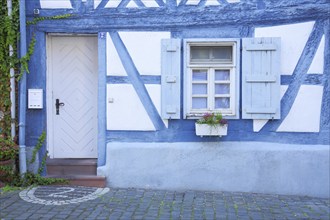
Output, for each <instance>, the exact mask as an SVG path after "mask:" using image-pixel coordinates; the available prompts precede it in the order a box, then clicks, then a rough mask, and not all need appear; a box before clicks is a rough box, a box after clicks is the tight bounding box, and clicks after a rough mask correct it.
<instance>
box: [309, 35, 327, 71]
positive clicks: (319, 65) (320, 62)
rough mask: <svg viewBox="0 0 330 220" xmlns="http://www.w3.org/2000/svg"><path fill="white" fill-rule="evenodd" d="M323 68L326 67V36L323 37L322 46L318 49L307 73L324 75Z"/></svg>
mask: <svg viewBox="0 0 330 220" xmlns="http://www.w3.org/2000/svg"><path fill="white" fill-rule="evenodd" d="M323 66H324V35H323V36H322V39H321V42H320V45H319V47H318V48H317V51H316V54H315V56H314V59H313V61H312V64H311V66H310V67H309V70H308V71H307V73H319V74H323Z"/></svg>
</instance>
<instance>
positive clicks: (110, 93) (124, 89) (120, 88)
mask: <svg viewBox="0 0 330 220" xmlns="http://www.w3.org/2000/svg"><path fill="white" fill-rule="evenodd" d="M107 130H121V131H125V130H126V131H155V130H156V129H155V127H154V125H153V123H152V121H151V120H150V118H149V116H148V114H147V112H146V110H145V108H144V107H143V105H142V103H141V101H140V99H139V97H138V95H137V94H136V92H135V90H134V88H133V86H132V85H130V84H108V85H107Z"/></svg>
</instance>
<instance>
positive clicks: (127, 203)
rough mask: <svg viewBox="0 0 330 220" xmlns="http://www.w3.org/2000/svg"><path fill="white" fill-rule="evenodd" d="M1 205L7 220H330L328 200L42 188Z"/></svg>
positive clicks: (10, 196)
mask: <svg viewBox="0 0 330 220" xmlns="http://www.w3.org/2000/svg"><path fill="white" fill-rule="evenodd" d="M95 195H97V196H95ZM0 203H1V205H0V219H4V220H7V219H15V220H16V219H74V220H78V219H110V220H116V219H123V220H126V219H127V220H128V219H151V220H156V219H173V220H175V219H182V220H185V219H189V220H190V219H198V220H199V219H267V220H268V219H281V220H282V219H329V218H330V211H329V209H330V201H329V199H321V198H312V197H304V196H282V195H267V194H255V193H230V192H204V191H203V192H202V191H164V190H149V189H113V188H111V189H108V188H106V189H98V188H91V187H71V186H62V187H61V186H48V187H46V186H44V187H38V188H32V189H28V190H25V191H14V192H6V193H4V192H2V193H1V194H0ZM40 203H43V204H40Z"/></svg>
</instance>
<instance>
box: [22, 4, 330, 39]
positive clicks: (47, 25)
mask: <svg viewBox="0 0 330 220" xmlns="http://www.w3.org/2000/svg"><path fill="white" fill-rule="evenodd" d="M328 6H329V2H328V1H323V0H320V1H319V2H318V3H317V4H315V2H314V1H311V0H309V1H301V3H299V4H298V3H297V4H291V5H290V4H285V3H283V1H279V3H277V2H274V3H273V4H272V7H270V6H269V7H267V5H266V6H265V8H263V9H259V8H258V7H257V5H255V4H251V3H249V4H247V3H244V2H241V3H239V4H224V5H220V6H209V7H204V6H202V7H199V6H188V5H183V6H178V7H175V8H169V7H160V8H143V7H142V8H103V9H95V10H90V11H89V10H83V9H81V10H80V11H78V12H77V11H76V10H75V9H70V10H69V9H65V10H63V9H62V10H60V9H40V15H38V16H54V15H59V14H73V15H74V16H72V17H71V18H68V19H61V20H45V21H42V22H39V23H38V25H37V26H38V28H39V29H40V30H51V31H58V32H67V31H68V30H70V32H79V31H86V30H89V31H94V32H95V31H108V30H109V29H114V28H115V29H138V28H150V29H154V28H158V29H166V28H167V29H168V28H179V27H190V26H191V27H205V26H206V25H207V26H208V27H209V26H215V27H216V26H226V25H233V24H240V25H253V26H267V25H278V24H286V23H293V22H303V21H310V20H318V19H327V18H328V17H329V15H330V13H329V10H328ZM28 13H29V17H28V19H29V20H31V19H33V16H34V15H33V14H31V13H32V12H31V11H28ZM68 28H69V29H68Z"/></svg>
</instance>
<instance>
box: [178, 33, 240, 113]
mask: <svg viewBox="0 0 330 220" xmlns="http://www.w3.org/2000/svg"><path fill="white" fill-rule="evenodd" d="M183 42H184V44H183V48H184V55H183V56H184V99H183V100H184V115H183V116H184V118H186V119H196V118H199V117H201V116H202V115H203V114H204V113H208V112H221V113H222V114H223V116H224V117H225V118H228V119H237V118H239V93H240V90H239V88H240V87H239V82H240V79H239V78H240V76H239V75H240V74H239V70H240V39H236V38H235V39H234V38H230V39H228V38H226V39H185V40H184V41H183ZM191 46H232V47H233V54H232V62H230V63H228V62H221V63H214V62H210V63H190V47H191ZM194 69H207V70H208V71H210V73H211V74H208V75H209V77H208V84H207V85H208V88H207V89H208V94H214V88H215V86H214V84H215V81H214V71H215V70H218V69H220V70H221V69H223V70H230V108H229V109H222V110H215V109H213V108H212V107H214V106H215V103H214V99H215V97H218V96H221V95H208V99H207V100H208V101H207V102H208V109H205V110H204V109H203V110H194V109H192V96H193V95H192V71H193V70H194ZM211 84H212V85H211Z"/></svg>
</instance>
